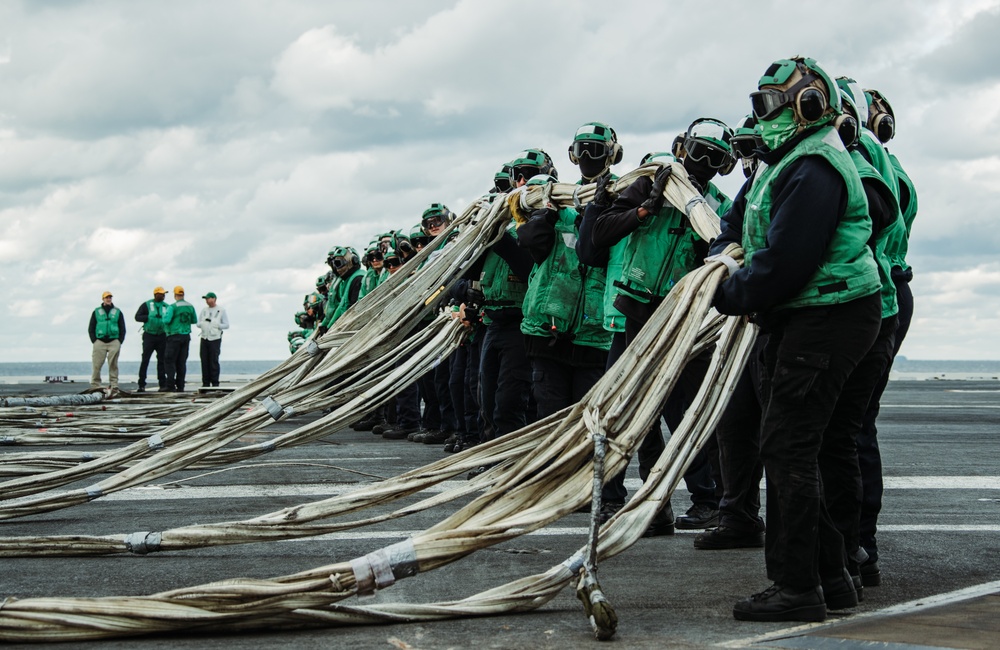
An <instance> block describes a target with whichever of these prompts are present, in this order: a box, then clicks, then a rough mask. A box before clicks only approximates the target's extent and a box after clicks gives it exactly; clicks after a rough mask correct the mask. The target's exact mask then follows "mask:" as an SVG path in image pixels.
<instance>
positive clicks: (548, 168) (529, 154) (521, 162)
mask: <svg viewBox="0 0 1000 650" xmlns="http://www.w3.org/2000/svg"><path fill="white" fill-rule="evenodd" d="M507 164H508V165H509V166H510V180H511V183H512V184H517V182H518V181H520V180H521V179H522V178H523V179H524V180H525V181H527V180H528V179H530V178H531V177H532V176H536V175H538V174H549V175H551V176H555V177H556V178H559V174H558V173H557V172H556V168H555V165H553V164H552V157H551V156H549V154H547V153H545V152H544V151H542V150H541V149H525V150H524V151H522V152H521V153H520V154H518V156H517V158H515V159H514V160H512V161H510V162H509V163H507Z"/></svg>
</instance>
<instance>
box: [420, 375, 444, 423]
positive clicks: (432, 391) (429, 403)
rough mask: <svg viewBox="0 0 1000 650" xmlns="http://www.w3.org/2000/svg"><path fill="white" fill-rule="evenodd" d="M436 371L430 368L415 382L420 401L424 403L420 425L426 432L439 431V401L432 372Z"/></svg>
mask: <svg viewBox="0 0 1000 650" xmlns="http://www.w3.org/2000/svg"><path fill="white" fill-rule="evenodd" d="M436 370H437V369H436V368H431V369H430V370H428V371H427V372H425V373H424V374H423V375H421V376H420V379H418V380H417V389H418V391H419V394H420V399H421V400H422V401H423V403H424V410H423V415H422V416H421V418H420V425H421V426H422V427H423V428H424V429H427V430H428V431H439V430H440V429H441V400H440V399H439V398H438V393H437V388H436V387H435V383H434V372H435V371H436Z"/></svg>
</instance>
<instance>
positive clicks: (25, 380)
mask: <svg viewBox="0 0 1000 650" xmlns="http://www.w3.org/2000/svg"><path fill="white" fill-rule="evenodd" d="M279 363H281V362H280V361H229V360H227V359H223V360H222V363H221V366H222V370H221V373H220V377H219V378H220V380H221V381H224V382H237V383H239V382H248V381H250V380H251V379H254V378H255V377H258V376H259V375H261V374H262V373H264V372H266V371H268V370H270V369H271V368H274V367H275V366H277V365H278V364H279ZM118 373H119V381H120V383H123V384H128V383H132V382H135V381H137V379H138V377H139V362H138V361H120V362H119V363H118ZM52 376H56V377H66V378H67V380H68V381H74V382H87V383H89V382H90V362H89V361H45V362H37V363H33V362H27V363H4V362H0V383H4V384H37V383H40V382H43V381H45V378H46V377H52ZM107 376H108V369H107V366H105V367H104V368H103V369H102V372H101V378H102V379H104V380H105V381H107ZM187 377H188V383H189V384H191V385H192V386H194V385H200V384H201V362H200V361H198V359H197V358H194V359H188V364H187ZM149 378H151V379H152V380H153V383H154V384H155V383H156V361H155V359H154V360H153V361H151V362H150V368H149ZM889 378H890V379H892V380H949V379H963V380H1000V360H986V361H969V360H961V361H936V360H927V359H907V358H905V357H897V358H896V362H895V363H894V364H893V367H892V372H891V373H890V375H889Z"/></svg>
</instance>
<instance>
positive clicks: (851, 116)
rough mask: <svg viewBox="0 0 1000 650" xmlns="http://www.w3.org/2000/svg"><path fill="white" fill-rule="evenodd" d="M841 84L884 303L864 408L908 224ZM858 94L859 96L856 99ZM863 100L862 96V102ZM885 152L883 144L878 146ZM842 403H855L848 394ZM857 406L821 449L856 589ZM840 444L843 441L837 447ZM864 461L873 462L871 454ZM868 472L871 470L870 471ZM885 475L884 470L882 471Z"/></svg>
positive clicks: (844, 137)
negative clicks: (897, 246)
mask: <svg viewBox="0 0 1000 650" xmlns="http://www.w3.org/2000/svg"><path fill="white" fill-rule="evenodd" d="M837 85H838V87H839V89H840V99H841V105H842V107H843V110H842V114H841V115H839V116H838V117H837V118H836V119H835V120H834V122H833V126H834V128H836V129H837V132H838V134H839V136H840V139H841V142H843V143H844V146H845V147H846V148H847V150H848V153H849V154H850V156H851V162H852V163H853V164H854V167H855V169H856V170H857V172H858V176H859V177H860V179H861V185H862V188H863V189H864V193H865V197H866V200H867V203H868V216H869V219H870V220H871V222H872V235H871V237H870V238H869V240H868V247H869V248H870V249H871V251H872V253H873V254H874V256H875V261H876V263H877V264H878V272H879V283H880V285H881V287H880V292H879V295H880V297H881V304H882V321H881V325H880V328H879V332H878V336H877V337H876V339H875V342H874V343H873V344H872V346H871V347H870V348H869V349H868V352H867V353H866V354H865V356H864V357H862V359H861V361H859V362H858V364H857V366H856V367H855V368H854V371H853V373H852V374H851V384H850V385H851V386H853V387H854V390H856V391H857V392H858V393H859V394H861V395H862V396H863V398H862V399H863V401H864V403H865V405H866V406H865V407H864V408H867V403H868V400H869V399H870V398H868V397H867V396H870V395H871V394H872V392H873V391H874V390H875V386H876V385H877V384H878V382H879V379H880V378H881V377H882V375H883V373H884V372H885V369H886V368H887V367H888V365H889V362H890V359H891V357H892V346H893V338H894V334H895V331H896V325H897V318H896V314H897V312H898V311H899V310H898V307H897V301H896V288H895V286H894V284H893V282H892V279H891V277H890V262H889V256H888V251H887V243H888V242H889V241H890V240H892V239H893V238H894V236H895V233H896V232H898V231H902V230H904V229H905V226H904V225H903V218H902V215H901V214H900V212H899V204H898V203H897V199H896V184H895V177H894V176H892V175H890V176H889V178H888V179H887V178H885V177H884V176H883V175H882V173H881V172H880V171H879V170H878V169H877V168H876V167H875V166H873V165H872V163H870V162H869V161H868V160H867V159H866V156H865V155H864V154H865V147H863V146H862V145H861V142H862V141H863V140H864V139H865V138H869V137H870V138H872V139H874V135H872V134H870V132H868V131H867V128H865V126H864V125H865V123H866V121H867V107H866V106H865V99H864V93H863V91H862V90H861V86H860V85H859V84H858V83H857V82H856V81H854V80H853V79H849V78H846V77H841V78H839V79H838V80H837ZM855 98H858V99H855ZM858 100H860V101H858ZM876 148H877V150H878V151H879V152H882V148H881V145H876ZM883 169H884V170H887V172H888V173H889V174H891V167H890V166H889V165H888V162H887V161H886V163H885V165H884V166H883ZM840 401H841V402H842V403H844V404H852V403H853V402H851V401H848V400H847V399H845V398H844V396H843V394H842V397H841V400H840ZM857 415H858V407H857V406H853V407H852V408H851V409H841V408H838V409H836V410H835V411H834V416H833V418H832V420H831V422H830V424H829V425H828V426H827V431H828V432H829V431H831V430H836V431H837V434H835V435H830V434H829V433H828V434H827V435H826V436H825V437H824V445H823V448H822V450H821V453H820V459H819V467H820V470H821V472H822V482H823V495H824V500H825V504H826V508H827V512H828V513H829V514H830V518H831V520H832V521H833V524H834V525H835V526H836V528H837V530H838V531H839V532H840V534H841V535H842V536H843V538H844V546H845V551H846V552H847V570H848V573H850V574H851V576H852V580H853V581H854V583H855V589H861V588H863V579H862V577H861V574H860V564H861V563H862V562H863V561H864V560H866V559H867V553H866V552H865V551H862V550H860V541H859V536H860V533H859V523H860V515H861V501H860V497H861V495H862V478H863V476H862V470H861V467H860V465H859V460H860V454H859V451H858V444H857V441H858V438H859V436H860V434H861V427H862V419H861V418H860V417H857ZM838 445H839V446H838ZM829 456H832V457H834V458H836V459H837V462H829V461H827V460H826V459H825V457H829ZM865 462H866V463H867V462H869V461H868V460H867V459H866V461H865ZM869 471H870V470H869ZM879 478H881V475H880V476H879Z"/></svg>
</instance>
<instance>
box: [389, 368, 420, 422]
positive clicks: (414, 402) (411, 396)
mask: <svg viewBox="0 0 1000 650" xmlns="http://www.w3.org/2000/svg"><path fill="white" fill-rule="evenodd" d="M399 363H402V362H397V367H398V365H399ZM395 401H396V421H395V422H394V425H395V427H394V428H396V429H416V428H418V427H420V389H419V388H417V382H413V383H412V384H410V385H408V386H407V387H406V388H404V389H403V390H401V391H399V392H398V393H396V400H395Z"/></svg>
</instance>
